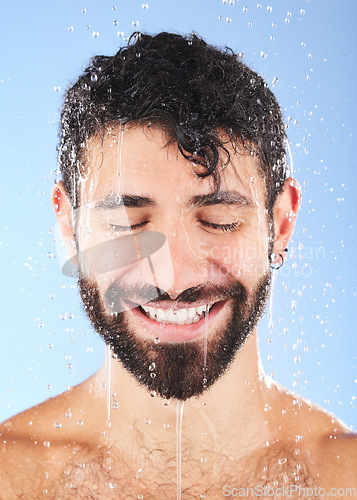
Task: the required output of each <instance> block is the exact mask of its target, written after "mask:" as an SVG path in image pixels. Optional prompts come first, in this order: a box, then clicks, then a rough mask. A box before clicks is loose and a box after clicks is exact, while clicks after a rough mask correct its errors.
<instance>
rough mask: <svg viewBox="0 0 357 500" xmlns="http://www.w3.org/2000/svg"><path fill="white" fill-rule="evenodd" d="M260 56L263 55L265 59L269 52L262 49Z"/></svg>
mask: <svg viewBox="0 0 357 500" xmlns="http://www.w3.org/2000/svg"><path fill="white" fill-rule="evenodd" d="M260 57H262V58H263V59H265V58H266V57H267V53H266V52H264V51H263V50H261V51H260Z"/></svg>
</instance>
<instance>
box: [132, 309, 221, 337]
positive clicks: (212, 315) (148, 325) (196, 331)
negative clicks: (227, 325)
mask: <svg viewBox="0 0 357 500" xmlns="http://www.w3.org/2000/svg"><path fill="white" fill-rule="evenodd" d="M226 302H227V301H226V300H224V301H221V302H217V303H216V304H215V305H214V306H213V307H212V309H211V310H210V312H209V313H208V318H207V330H208V329H209V328H211V326H212V323H213V322H214V320H215V319H216V317H217V315H218V314H219V313H220V311H221V310H222V309H223V307H224V306H225V304H226ZM130 312H131V313H132V314H133V316H134V317H135V318H137V319H138V320H139V321H140V324H141V326H143V327H144V328H145V330H147V331H148V332H149V334H150V335H152V336H154V337H155V338H159V339H160V341H162V340H163V341H168V342H187V341H189V340H196V339H198V338H199V337H201V336H203V335H204V334H205V329H206V328H205V323H206V317H205V316H203V318H202V319H200V320H199V321H197V323H191V324H190V325H173V324H171V323H165V325H164V326H163V325H162V323H158V322H157V321H155V320H153V319H151V318H148V317H147V316H145V314H143V313H142V312H141V311H140V309H139V308H138V307H135V308H133V309H130Z"/></svg>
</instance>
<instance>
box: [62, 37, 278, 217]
mask: <svg viewBox="0 0 357 500" xmlns="http://www.w3.org/2000/svg"><path fill="white" fill-rule="evenodd" d="M118 123H121V124H141V125H145V124H148V123H155V124H156V125H158V126H160V127H162V128H163V130H164V131H165V132H166V134H167V136H168V139H169V142H170V143H173V142H174V143H177V145H178V148H179V150H180V152H181V154H182V155H183V156H184V157H185V158H186V159H188V160H190V161H192V162H194V163H195V164H197V163H198V164H200V165H201V166H203V167H204V168H203V169H202V168H201V169H200V172H196V173H197V175H199V176H203V177H204V176H207V175H212V176H213V177H214V179H215V182H216V186H217V187H218V186H219V174H218V169H217V168H216V167H217V165H218V164H219V161H220V160H221V161H222V164H227V162H228V161H229V153H228V150H227V148H226V146H227V144H228V143H230V144H231V145H232V146H233V147H234V149H235V150H236V151H237V150H242V148H244V149H245V150H248V151H250V152H251V153H252V154H254V155H257V156H258V158H259V165H260V168H261V172H262V175H263V177H264V179H265V182H266V189H267V199H266V202H267V208H268V210H269V213H271V211H272V207H273V205H274V201H275V199H276V196H277V195H278V193H279V191H280V190H281V188H282V186H283V184H284V181H285V178H286V176H287V166H286V160H285V159H286V150H285V139H286V135H285V127H284V123H283V119H282V114H281V111H280V107H279V104H278V102H277V100H276V98H275V96H274V94H273V93H272V92H271V91H270V90H269V88H268V86H267V84H266V83H265V81H264V80H263V78H262V77H260V76H259V75H258V74H257V73H255V72H254V71H252V70H251V69H250V68H249V67H248V66H247V65H246V64H244V63H243V62H242V60H241V59H240V58H239V57H238V56H237V55H236V54H235V53H234V52H233V51H232V50H230V49H228V48H226V49H224V50H221V49H218V48H216V47H213V46H212V45H209V44H207V43H206V42H205V41H204V40H203V39H202V38H200V37H199V36H197V35H196V34H191V35H189V36H181V35H178V34H172V33H165V32H164V33H159V34H157V35H156V36H151V35H148V34H141V33H134V34H133V35H132V36H131V37H130V39H129V43H128V45H127V46H126V47H123V48H121V49H120V50H119V51H118V52H117V53H116V54H115V55H114V56H96V57H94V58H92V60H91V64H90V66H89V67H88V68H87V69H86V70H85V71H84V73H83V74H82V75H81V76H80V77H79V78H78V80H77V82H76V83H75V84H74V85H73V86H72V87H70V88H69V89H68V91H67V93H66V96H65V101H64V105H63V108H62V113H61V132H60V145H59V148H58V150H59V165H60V168H61V173H62V179H63V183H64V187H65V189H66V191H67V193H68V195H69V197H70V199H71V203H72V205H73V206H75V205H76V198H77V196H76V195H77V194H78V193H77V189H78V188H77V187H76V186H78V183H77V182H76V181H77V180H78V178H79V176H80V174H81V172H83V167H84V164H85V161H84V158H83V151H84V148H85V145H86V141H87V140H88V139H89V138H90V137H92V136H101V137H103V136H104V133H105V131H106V129H107V128H108V127H111V126H113V125H114V126H115V125H117V124H118ZM222 131H224V132H225V134H223V135H222V133H221V132H222ZM224 136H226V137H227V138H228V139H226V140H224V139H223V138H222V137H224Z"/></svg>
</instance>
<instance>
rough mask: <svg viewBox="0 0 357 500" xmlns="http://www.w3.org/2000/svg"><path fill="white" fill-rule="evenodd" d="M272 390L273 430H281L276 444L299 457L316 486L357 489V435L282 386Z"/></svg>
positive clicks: (322, 410)
mask: <svg viewBox="0 0 357 500" xmlns="http://www.w3.org/2000/svg"><path fill="white" fill-rule="evenodd" d="M269 389H270V390H271V396H272V397H271V400H272V401H273V403H272V404H273V405H274V407H275V411H274V414H275V416H276V418H275V419H274V423H273V426H274V427H275V428H278V429H280V431H279V432H278V433H277V434H276V437H277V441H280V442H281V443H284V445H285V446H287V447H288V448H289V449H290V450H291V453H292V454H293V453H300V460H302V461H304V462H305V464H306V469H307V470H308V471H309V472H310V475H311V476H310V477H311V478H312V479H313V482H314V483H319V484H320V485H321V486H323V487H325V488H340V487H354V488H357V475H356V470H357V434H356V433H355V432H353V431H352V430H351V429H350V428H349V427H348V426H347V425H346V424H344V423H343V422H342V421H341V420H340V419H339V418H338V417H336V416H335V415H333V414H332V413H330V412H328V411H326V410H325V409H324V408H322V407H320V406H318V405H316V404H314V403H312V402H311V401H309V400H307V399H305V398H303V397H302V396H300V395H298V394H295V393H293V392H291V391H289V390H286V389H285V388H283V387H282V386H280V385H279V384H275V383H274V384H272V385H271V386H270V387H269ZM297 456H299V455H297ZM356 491H357V489H356Z"/></svg>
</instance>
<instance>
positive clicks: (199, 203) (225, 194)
mask: <svg viewBox="0 0 357 500" xmlns="http://www.w3.org/2000/svg"><path fill="white" fill-rule="evenodd" d="M189 205H190V206H191V207H192V208H200V207H209V206H211V205H240V206H250V205H252V202H251V201H250V200H249V199H248V198H246V197H245V196H243V195H242V194H240V193H238V192H237V191H218V192H215V193H209V194H203V195H198V196H193V197H192V198H190V200H189Z"/></svg>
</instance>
